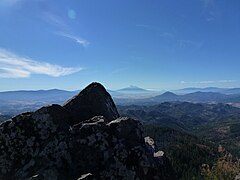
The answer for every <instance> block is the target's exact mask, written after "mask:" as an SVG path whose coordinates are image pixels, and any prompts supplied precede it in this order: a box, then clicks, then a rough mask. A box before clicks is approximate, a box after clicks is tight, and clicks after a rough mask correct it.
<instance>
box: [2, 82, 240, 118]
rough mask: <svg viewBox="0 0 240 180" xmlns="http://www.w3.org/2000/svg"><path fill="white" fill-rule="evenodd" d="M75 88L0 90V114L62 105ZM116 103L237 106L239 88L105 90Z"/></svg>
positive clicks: (74, 93) (239, 103)
mask: <svg viewBox="0 0 240 180" xmlns="http://www.w3.org/2000/svg"><path fill="white" fill-rule="evenodd" d="M78 92H79V91H65V90H59V89H51V90H36V91H26V90H22V91H6V92H0V114H4V115H5V114H7V115H15V114H18V113H21V112H24V111H32V110H36V109H37V108H39V107H41V106H44V105H48V104H62V103H63V102H65V101H66V100H67V99H69V98H70V97H72V96H74V95H76V94H78ZM108 92H109V93H110V94H111V95H112V97H113V98H114V101H115V102H116V103H117V104H138V105H139V104H158V103H162V102H174V101H182V102H194V103H230V104H234V105H237V106H240V88H233V89H226V88H225V89H224V88H216V87H209V88H185V89H180V90H175V91H173V92H168V91H167V92H164V93H163V92H162V91H150V90H147V89H143V88H140V87H137V86H129V87H127V88H123V89H119V90H108Z"/></svg>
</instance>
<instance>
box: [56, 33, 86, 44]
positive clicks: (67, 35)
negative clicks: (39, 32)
mask: <svg viewBox="0 0 240 180" xmlns="http://www.w3.org/2000/svg"><path fill="white" fill-rule="evenodd" d="M56 34H57V35H59V36H63V37H66V38H69V39H71V40H74V41H75V42H76V43H78V44H80V45H82V46H83V47H87V46H88V45H89V44H90V42H89V41H87V40H85V39H83V38H81V37H78V36H74V35H72V34H67V33H63V32H60V33H56Z"/></svg>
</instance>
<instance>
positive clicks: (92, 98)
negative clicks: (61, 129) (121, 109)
mask: <svg viewBox="0 0 240 180" xmlns="http://www.w3.org/2000/svg"><path fill="white" fill-rule="evenodd" d="M63 107H64V108H65V109H67V110H68V111H69V112H70V114H71V115H72V117H73V122H72V124H77V123H79V122H81V121H84V120H86V119H89V118H91V117H94V116H98V115H101V116H104V117H105V118H106V120H107V121H111V120H114V119H116V118H118V117H119V114H118V111H117V108H116V106H115V104H114V102H113V100H112V98H111V96H110V94H109V93H108V92H107V91H106V89H105V88H104V87H103V86H102V85H101V84H99V83H96V82H94V83H92V84H90V85H88V86H87V87H86V88H85V89H84V90H82V91H81V92H80V93H79V94H78V95H77V96H75V97H73V98H72V99H70V100H69V101H67V102H66V103H65V104H64V105H63Z"/></svg>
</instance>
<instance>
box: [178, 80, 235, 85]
mask: <svg viewBox="0 0 240 180" xmlns="http://www.w3.org/2000/svg"><path fill="white" fill-rule="evenodd" d="M233 82H237V80H232V79H227V80H226V79H225V80H217V81H211V80H207V81H192V82H188V81H181V84H215V83H233Z"/></svg>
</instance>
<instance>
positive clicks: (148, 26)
mask: <svg viewBox="0 0 240 180" xmlns="http://www.w3.org/2000/svg"><path fill="white" fill-rule="evenodd" d="M136 26H137V27H140V28H153V26H152V25H149V24H136Z"/></svg>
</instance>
